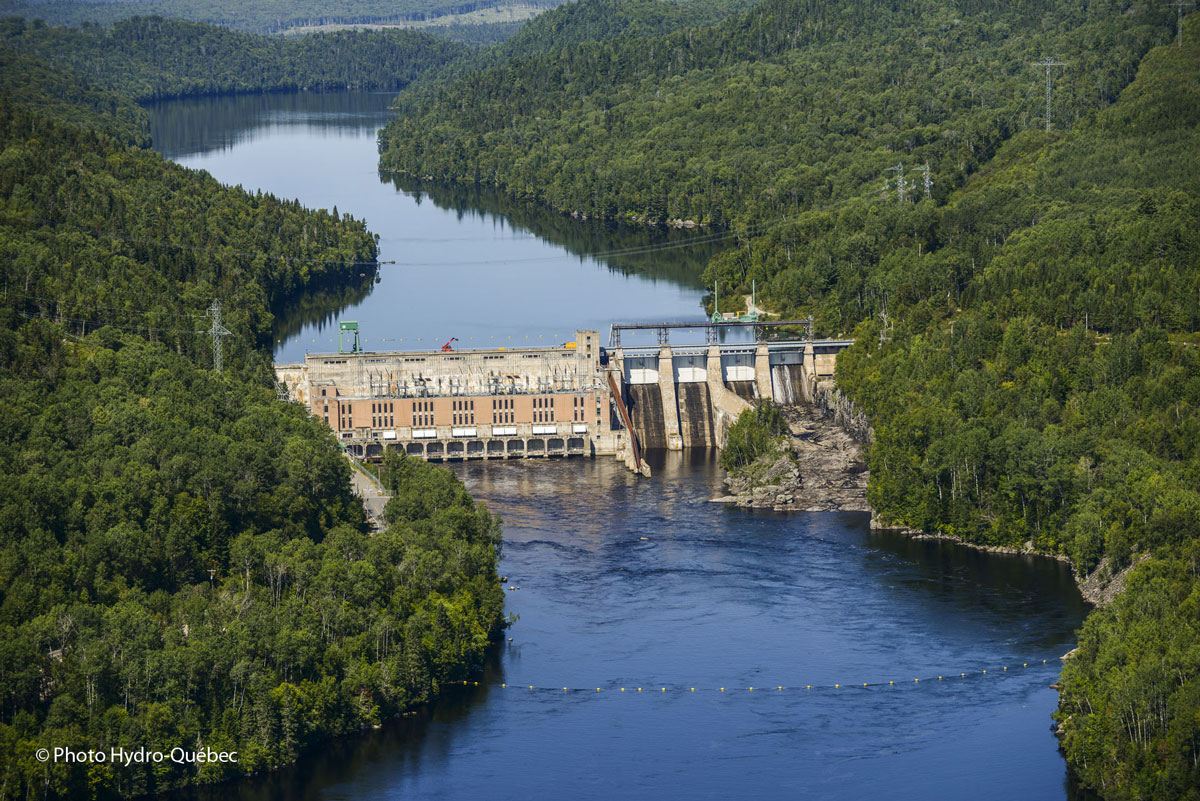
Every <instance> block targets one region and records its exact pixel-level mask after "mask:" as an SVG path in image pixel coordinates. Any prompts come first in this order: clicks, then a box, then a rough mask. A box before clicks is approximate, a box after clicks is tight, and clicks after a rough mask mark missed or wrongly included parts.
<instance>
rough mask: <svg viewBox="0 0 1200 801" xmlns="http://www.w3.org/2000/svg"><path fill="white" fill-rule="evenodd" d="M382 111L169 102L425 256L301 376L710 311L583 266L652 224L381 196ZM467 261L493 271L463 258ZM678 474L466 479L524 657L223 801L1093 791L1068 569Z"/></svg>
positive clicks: (309, 334) (217, 161)
mask: <svg viewBox="0 0 1200 801" xmlns="http://www.w3.org/2000/svg"><path fill="white" fill-rule="evenodd" d="M372 97H374V98H375V99H374V100H372V99H371V98H372ZM385 100H386V98H380V97H379V96H365V99H364V96H336V95H335V96H299V97H296V96H291V97H287V96H283V97H279V96H277V97H268V98H243V99H237V100H228V99H225V100H213V101H191V102H187V103H178V104H164V105H162V106H159V107H158V108H157V109H156V110H155V114H156V117H155V121H156V129H155V133H156V139H157V141H158V143H159V146H160V147H161V148H163V150H164V151H165V152H166V153H167V154H168V155H171V156H172V157H173V158H177V159H178V160H180V161H181V162H183V163H185V164H188V165H190V166H198V167H203V168H205V169H208V170H210V171H211V172H213V174H214V175H216V176H217V177H218V178H220V179H221V180H224V181H227V182H229V183H240V184H242V185H243V186H246V187H248V188H262V189H264V190H268V191H271V192H273V193H275V194H277V195H281V196H284V197H299V198H300V199H301V200H302V201H303V202H305V203H306V204H308V205H312V206H318V207H322V206H323V207H331V206H333V205H335V204H336V205H337V206H338V209H339V210H340V211H345V212H350V213H352V214H354V215H356V216H365V217H366V218H367V219H368V222H369V224H370V225H371V228H372V230H374V231H376V232H378V233H379V234H380V235H381V258H383V259H390V258H395V259H397V261H401V260H404V261H406V265H407V266H405V267H404V268H399V267H397V268H387V267H385V268H384V270H383V273H382V281H381V282H380V283H379V284H378V285H376V286H375V287H374V289H373V291H371V292H370V294H366V295H364V294H363V293H358V294H357V295H354V294H353V293H351V294H349V295H347V296H345V297H341V298H338V299H336V300H334V301H330V302H328V303H324V305H323V303H322V302H316V301H314V302H312V303H309V304H307V305H306V306H305V308H303V309H300V310H298V311H297V315H298V318H297V319H298V321H297V320H293V321H291V322H290V323H289V324H290V325H291V326H292V327H293V330H292V331H291V332H290V333H289V332H288V329H287V327H286V326H284V327H282V328H281V334H282V335H281V337H280V338H281V339H286V341H285V342H283V343H281V350H280V353H279V358H281V359H293V358H298V357H299V356H301V355H302V354H303V352H304V350H305V349H306V348H307V349H312V350H325V349H327V348H328V342H327V340H328V339H329V335H328V331H329V329H328V325H329V321H330V320H331V319H335V317H337V316H340V317H342V318H345V317H346V316H349V315H353V316H352V317H351V319H358V320H360V321H362V322H364V326H365V328H366V330H367V337H368V339H371V338H373V337H379V339H380V340H382V339H383V338H384V337H385V336H386V337H388V338H389V340H390V339H391V338H395V339H396V340H399V339H400V338H404V340H405V344H406V345H407V344H410V343H411V344H413V345H416V344H417V343H416V342H415V341H414V340H415V339H417V338H420V339H422V340H423V341H422V343H421V345H422V346H427V345H428V344H429V343H430V342H432V341H434V340H437V339H439V338H441V337H443V336H445V337H448V336H458V337H459V338H460V339H465V337H464V336H463V334H464V333H466V336H467V337H470V336H475V337H476V338H477V339H476V342H477V343H480V342H483V340H484V337H487V338H488V340H487V341H490V337H492V336H497V337H504V338H505V340H506V339H507V337H508V336H513V337H514V338H520V341H524V339H523V338H524V337H525V336H532V337H535V338H536V337H537V335H538V329H544V331H543V336H545V337H549V336H550V335H551V334H557V335H564V334H565V333H567V332H569V331H571V330H574V328H575V327H578V326H591V327H596V328H603V327H605V326H606V325H607V323H608V322H609V321H611V320H612V319H617V318H624V319H665V318H672V317H674V318H687V317H689V316H691V317H694V316H695V315H697V314H698V313H699V310H698V308H697V304H698V302H699V298H700V293H701V291H702V290H701V289H700V288H699V287H698V286H696V284H695V282H694V279H693V280H691V282H689V280H688V279H687V273H688V271H689V269H691V268H692V267H694V265H692V264H689V262H688V259H693V260H695V259H700V260H701V261H702V256H700V255H696V254H691V255H687V254H682V253H681V254H679V255H677V256H676V257H672V259H671V260H664V259H663V258H661V257H659V258H656V259H655V260H654V261H653V262H652V263H650V262H647V261H641V262H639V261H637V260H633V261H628V260H627V261H620V260H614V259H606V258H603V257H602V258H600V259H596V258H592V257H590V256H588V255H587V254H589V253H596V252H606V251H609V250H613V249H616V248H617V247H620V246H621V243H622V242H623V241H630V242H638V241H642V242H646V241H648V239H647V237H648V235H647V233H646V232H644V231H641V232H638V231H633V232H630V231H620V230H617V229H612V228H605V227H601V226H591V227H589V226H583V225H580V224H578V223H574V222H572V221H569V220H564V219H563V218H561V217H555V216H553V215H550V216H547V215H538V214H537V213H536V212H534V211H531V210H529V209H514V208H511V207H508V206H506V205H505V204H504V203H503V201H502V200H501V199H498V198H495V197H488V196H486V195H481V194H476V195H470V194H466V193H464V192H462V191H461V190H452V189H445V188H443V189H433V190H431V189H429V188H418V187H412V186H407V187H406V186H397V185H395V184H394V183H391V182H386V181H381V179H380V176H379V175H378V174H377V173H376V172H375V167H374V165H375V162H374V158H375V145H374V130H375V127H376V126H377V125H378V124H379V121H380V120H381V119H382V118H383V112H382V109H383V107H384V105H385ZM372 103H373V104H374V105H371V104H372ZM364 105H365V106H366V109H365V110H364ZM626 236H627V237H629V239H627V240H626V239H623V237H626ZM658 236H660V237H661V236H662V235H658ZM660 241H661V240H660ZM472 254H473V256H474V258H477V259H478V260H479V262H484V261H488V262H496V263H495V264H487V265H482V264H479V263H475V264H464V265H461V266H458V267H448V266H446V265H445V262H453V261H460V260H461V261H467V260H469V259H470V258H472ZM543 258H544V261H542V260H541V259H543ZM506 259H507V260H508V261H505V260H506ZM501 262H503V263H501ZM426 263H427V264H426ZM435 263H436V265H437V266H433V265H434V264H435ZM337 304H350V305H351V308H349V309H346V310H343V311H341V312H338V311H336V309H331V308H330V305H335V306H336V305H337ZM542 323H545V325H542ZM554 326H557V327H558V328H559V329H560V330H559V331H552V330H550V329H551V328H553V327H554ZM431 329H436V330H431ZM471 332H473V333H471ZM314 339H316V340H318V342H315V343H314V342H313V341H312V340H314ZM467 341H468V342H470V340H469V339H468V340H467ZM372 344H375V343H373V342H369V343H368V346H370V345H372ZM380 344H381V345H382V344H383V343H382V342H381V343H380ZM390 344H391V342H390V341H389V343H387V345H390ZM483 344H486V342H483ZM657 459H658V463H657V464H656V465H655V471H654V478H653V479H650V480H644V479H635V478H634V477H633V476H632V475H631V474H630V473H628V472H627V471H626V470H625V469H624V468H623V467H620V466H619V465H617V464H616V463H615V462H613V461H611V460H598V461H585V460H569V461H529V462H509V463H500V464H498V463H490V464H475V463H472V464H466V465H456V466H454V468H453V469H455V470H456V472H457V473H458V474H459V475H460V476H461V477H462V478H463V479H464V481H466V483H467V485H468V487H469V488H470V490H471V491H472V492H473V493H474V494H475V495H476V496H477V497H479V498H481V499H482V500H484V501H485V502H486V503H487V504H488V505H489V506H490V507H491V508H492V510H493V511H495V512H496V513H498V514H500V515H501V516H502V517H503V520H504V535H505V542H504V555H503V561H502V567H501V572H502V574H506V575H507V576H508V582H507V584H511V585H512V586H514V587H517V586H519V587H520V589H519V590H514V591H512V592H509V593H507V596H508V610H509V611H510V612H514V613H516V614H518V615H519V616H520V619H519V620H518V621H517V622H516V624H515V625H514V626H513V628H512V629H511V631H510V634H511V636H512V638H513V639H512V642H511V643H506V644H504V645H503V646H501V647H499V648H498V649H497V650H496V652H495V653H494V654H493V656H492V659H491V661H490V663H489V665H488V666H487V668H486V670H485V671H484V673H483V674H482V675H481V676H480V677H479V678H480V686H479V687H478V688H475V687H472V688H469V689H463V690H458V691H454V692H452V693H450V695H449V697H448V698H447V699H445V700H444V701H442V702H439V703H438V704H436V705H435V706H433V707H431V708H429V709H425V710H422V711H421V712H420V713H419V714H418V715H416V716H415V717H411V718H406V719H403V720H400V721H395V722H392V723H390V724H388V725H387V726H385V727H384V728H383V729H381V730H379V731H375V732H370V733H367V734H364V735H361V736H357V737H350V738H345V739H343V740H341V741H339V742H336V743H333V744H331V745H329V746H326V747H323V748H321V749H319V750H317V751H315V752H313V753H311V754H308V755H306V757H305V758H304V759H303V760H302V761H301V763H300V764H299V765H297V766H296V767H293V768H290V769H287V770H284V771H280V772H278V773H275V774H272V775H270V776H268V777H264V778H260V779H255V780H252V781H246V782H242V783H239V784H236V785H233V786H231V787H222V788H218V789H216V790H210V791H208V792H207V794H203V795H204V797H206V798H228V797H234V798H240V799H243V800H244V801H258V800H259V799H264V800H265V799H274V798H285V799H295V800H296V801H299V800H300V799H358V798H384V799H413V798H418V799H424V798H434V799H439V798H444V799H472V800H474V799H479V798H503V799H509V798H511V799H518V798H535V799H540V798H550V799H555V798H582V799H609V798H633V799H659V798H688V799H693V798H695V799H725V798H764V799H794V798H814V799H860V798H886V799H962V798H971V799H1056V800H1057V799H1068V798H1073V797H1075V794H1074V792H1073V790H1072V789H1071V788H1070V787H1069V786H1068V780H1067V776H1066V768H1065V764H1064V762H1063V760H1062V758H1061V756H1060V755H1059V753H1058V751H1057V748H1056V743H1055V740H1054V737H1053V735H1052V733H1051V721H1050V717H1049V715H1050V713H1051V712H1052V711H1053V709H1054V706H1055V703H1056V699H1057V696H1056V693H1055V692H1054V690H1052V689H1051V688H1050V687H1049V685H1050V684H1051V683H1052V682H1053V681H1054V680H1055V677H1056V675H1057V668H1056V666H1055V664H1054V663H1055V661H1056V657H1057V656H1059V655H1060V654H1062V653H1064V652H1065V651H1067V650H1068V649H1069V648H1071V647H1072V645H1073V643H1074V633H1073V632H1074V629H1075V628H1076V627H1077V626H1078V625H1079V623H1080V621H1081V620H1082V618H1083V616H1084V614H1085V612H1086V609H1085V607H1084V605H1083V602H1082V601H1081V599H1080V596H1079V593H1078V591H1077V590H1076V588H1075V586H1074V583H1073V581H1072V579H1071V575H1070V572H1069V570H1067V569H1066V568H1065V567H1064V566H1063V565H1060V564H1059V563H1056V562H1052V561H1049V560H1040V559H1031V558H1024V557H1006V556H996V555H988V554H981V553H977V552H973V551H968V550H966V549H962V548H956V547H952V546H949V545H946V544H942V543H934V542H914V541H911V540H908V539H906V538H903V537H899V536H896V535H890V534H882V533H878V532H872V531H870V530H869V529H868V527H867V517H866V515H861V514H840V515H839V514H798V515H791V516H783V515H776V514H773V513H763V512H750V511H743V510H736V509H729V508H725V507H721V506H717V505H714V504H710V503H707V499H708V498H709V497H711V496H712V495H714V494H716V493H717V491H718V489H719V487H718V485H719V480H720V476H719V471H718V470H717V468H716V466H715V464H714V463H713V459H712V457H711V456H709V455H706V454H689V455H686V456H685V455H680V454H665V455H664V454H658V455H657ZM1042 659H1049V660H1050V662H1051V664H1050V665H1049V666H1045V667H1043V666H1042V665H1041V660H1042ZM1024 662H1030V663H1032V664H1031V666H1030V667H1029V668H1022V667H1020V665H1021V664H1022V663H1024ZM1006 665H1007V666H1008V667H1009V670H1008V671H1007V672H1005V671H1003V670H1002V668H1003V666H1006ZM984 669H987V670H988V673H987V674H986V675H984V674H983V673H982V671H983V670H984ZM963 672H966V673H968V678H965V679H964V678H961V677H959V674H960V673H963ZM939 675H942V676H945V677H946V679H945V680H943V681H938V680H937V676H939ZM914 678H920V679H921V681H920V682H919V683H914V682H913V679H914ZM889 681H895V682H896V683H895V685H888V684H887V682H889ZM863 682H868V683H870V684H871V686H870V687H867V688H863V687H862V686H861V685H862V684H863ZM502 683H503V684H507V685H508V687H507V688H502V687H501V686H500V685H501V684H502ZM531 684H532V685H535V687H537V688H539V689H535V690H533V691H530V690H529V689H528V686H529V685H531ZM834 684H841V685H842V687H841V689H837V690H835V689H833V687H832V685H834ZM780 685H782V686H783V687H784V688H785V689H784V690H783V691H779V690H777V689H772V688H776V687H778V686H780ZM806 685H812V686H813V688H814V689H813V690H806V689H804V687H805V686H806ZM751 686H753V687H754V688H755V690H754V691H753V692H750V691H748V690H747V689H746V688H748V687H751ZM562 687H568V688H570V689H569V690H568V691H567V692H564V691H563V690H562ZM597 687H600V688H602V689H601V691H600V692H596V688H597ZM621 687H625V688H626V692H624V693H622V692H621V690H620V688H621ZM637 687H642V688H643V691H642V692H641V693H638V692H636V688H637ZM663 687H665V688H666V689H667V691H666V692H662V691H661V688H663ZM692 687H695V688H696V689H695V692H692V691H691V688H692ZM721 687H724V688H725V692H724V693H722V692H721V691H720V689H719V688H721Z"/></svg>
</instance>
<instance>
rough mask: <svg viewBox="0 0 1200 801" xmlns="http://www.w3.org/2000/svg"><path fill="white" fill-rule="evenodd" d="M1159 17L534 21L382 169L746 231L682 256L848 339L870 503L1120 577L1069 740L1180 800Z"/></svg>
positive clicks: (1187, 641) (1196, 143)
mask: <svg viewBox="0 0 1200 801" xmlns="http://www.w3.org/2000/svg"><path fill="white" fill-rule="evenodd" d="M1174 22H1175V19H1174V14H1173V13H1171V11H1170V10H1168V9H1166V8H1159V7H1157V6H1154V5H1152V4H1149V3H1141V2H1117V1H1115V0H1114V1H1113V2H1097V3H1089V4H1086V5H1078V4H1069V3H1065V2H1057V1H1055V0H1042V1H1041V2H1035V3H1034V4H1032V6H1031V5H1030V4H1025V3H1023V4H1020V5H1019V6H1018V5H1015V4H1003V3H994V2H980V1H978V0H963V1H962V2H951V1H948V0H929V1H928V2H921V3H912V4H893V3H884V2H871V1H869V0H841V1H836V0H834V1H828V0H821V1H818V0H811V1H809V0H768V2H766V3H764V4H762V5H760V6H757V7H756V8H754V9H752V10H750V11H748V12H746V13H744V14H742V15H740V16H736V17H733V18H731V19H729V20H727V21H725V22H722V23H718V24H716V25H714V26H710V27H707V28H698V29H697V28H686V29H681V30H675V31H671V32H668V33H665V34H662V35H657V36H655V35H649V36H644V35H643V36H633V35H626V34H623V33H618V34H617V35H616V36H611V37H597V38H596V39H595V40H588V39H587V38H586V37H580V38H579V39H578V40H577V41H576V42H574V43H571V42H567V43H565V44H563V45H561V46H555V47H543V48H538V47H535V46H529V45H524V46H522V47H520V48H517V47H516V43H519V42H520V41H521V38H522V37H526V36H530V35H532V34H533V32H535V31H536V29H534V28H533V27H532V23H531V25H530V26H527V27H526V29H525V31H524V32H523V33H522V34H520V35H518V36H517V37H514V38H513V39H512V40H510V43H509V44H508V45H506V47H512V48H513V52H512V54H511V56H510V57H509V58H508V59H507V60H505V61H503V62H502V63H491V62H477V64H476V66H475V71H473V72H472V71H467V72H466V73H462V74H457V75H454V76H453V77H452V78H449V79H446V80H443V81H441V82H427V83H423V84H422V85H419V86H415V87H413V89H411V90H410V91H409V92H406V93H405V94H404V95H402V96H401V97H400V98H399V101H398V104H397V110H398V117H397V119H396V120H395V121H394V122H393V123H392V124H391V125H390V126H389V127H388V129H387V130H386V131H385V134H384V142H385V145H386V149H385V151H384V152H383V154H382V162H381V163H382V165H383V166H384V167H385V168H388V169H392V170H395V171H397V172H398V173H400V174H405V175H410V176H418V177H420V176H432V177H434V178H436V179H444V180H449V181H453V182H458V183H462V184H465V185H469V186H474V185H479V186H494V187H497V188H498V189H500V190H501V191H504V192H506V193H508V194H510V195H512V196H515V197H519V198H524V199H529V200H534V201H538V202H541V203H543V204H545V205H547V206H549V207H551V208H555V209H558V210H559V211H561V212H572V213H579V214H583V215H587V216H598V217H609V218H622V219H632V220H641V221H646V222H650V223H661V222H664V221H668V220H672V219H693V220H696V221H698V222H701V223H705V224H709V225H713V226H715V227H719V228H725V229H729V230H730V232H731V233H735V234H738V239H737V246H736V247H734V248H731V249H729V250H726V251H724V252H722V253H720V254H718V255H716V256H715V257H714V258H713V259H712V260H711V261H710V263H709V265H708V268H707V270H706V272H705V279H706V281H708V282H709V283H711V282H713V281H716V280H719V281H720V282H721V286H722V290H723V291H724V290H725V289H726V287H728V288H729V291H731V292H748V291H749V290H750V283H751V281H755V282H757V286H758V289H759V292H760V298H765V299H766V300H767V302H768V303H769V305H770V306H771V307H773V308H774V309H775V310H777V311H779V312H781V313H783V314H786V315H788V316H797V315H801V316H806V315H808V314H812V315H814V316H815V317H816V319H817V327H818V331H819V332H821V333H823V334H830V335H833V334H839V333H847V334H849V333H852V334H853V335H854V336H855V338H856V339H857V344H856V345H855V347H854V348H852V349H850V350H849V351H847V352H845V353H844V354H843V356H842V357H841V359H840V360H839V364H838V381H839V384H840V385H841V387H842V389H843V390H844V391H845V392H846V393H847V395H849V397H850V398H852V399H853V400H854V402H855V403H856V404H857V405H858V406H859V407H860V408H861V409H862V410H863V411H865V412H866V413H867V414H868V415H869V416H870V418H871V420H872V423H873V426H874V430H875V441H874V443H873V444H872V446H871V448H870V467H871V486H870V490H869V499H870V500H871V503H872V505H873V507H874V508H875V509H876V510H877V512H878V514H879V515H880V517H881V518H882V519H883V521H885V522H887V523H890V524H894V525H903V526H910V527H914V528H919V529H924V530H926V531H931V532H939V533H942V534H946V535H951V536H956V537H959V538H961V539H963V540H965V541H968V542H972V543H976V544H981V545H1008V546H1017V547H1025V548H1029V549H1034V550H1039V551H1043V552H1051V553H1059V554H1064V555H1066V556H1068V557H1070V559H1071V560H1072V562H1073V564H1074V565H1075V567H1076V570H1077V571H1078V573H1079V575H1080V576H1081V577H1082V576H1084V575H1089V574H1093V575H1094V577H1095V578H1099V579H1101V580H1107V579H1108V578H1109V577H1111V576H1114V575H1115V574H1117V573H1118V572H1121V571H1124V570H1128V574H1127V575H1126V576H1125V580H1126V581H1127V585H1126V586H1127V590H1126V592H1125V593H1124V594H1123V595H1121V596H1120V597H1119V598H1118V599H1117V600H1116V601H1115V602H1114V603H1112V604H1111V605H1110V606H1107V607H1104V608H1101V609H1099V610H1097V611H1096V612H1095V613H1093V614H1092V615H1091V616H1090V617H1089V618H1088V620H1087V622H1086V624H1085V626H1084V628H1083V630H1082V632H1081V634H1080V648H1079V650H1078V652H1077V653H1076V654H1075V655H1074V656H1073V657H1072V658H1071V659H1069V660H1068V661H1067V662H1066V665H1065V667H1064V670H1063V674H1062V692H1061V706H1060V711H1059V713H1058V719H1059V724H1060V731H1061V733H1062V735H1063V739H1062V745H1063V748H1064V751H1065V753H1066V756H1067V759H1068V763H1069V764H1070V766H1071V768H1072V769H1073V770H1074V771H1075V772H1076V774H1077V775H1078V776H1079V777H1080V778H1082V780H1083V781H1084V782H1086V783H1087V784H1089V785H1090V786H1092V787H1094V788H1096V789H1098V790H1099V791H1100V792H1101V794H1102V795H1103V796H1104V797H1105V798H1115V799H1125V798H1144V799H1158V798H1200V758H1198V757H1197V754H1200V649H1198V648H1197V646H1196V643H1197V642H1200V624H1198V623H1197V617H1196V609H1197V604H1198V603H1200V600H1198V599H1200V492H1198V491H1197V489H1196V488H1197V487H1200V378H1198V376H1200V353H1198V352H1197V347H1198V346H1200V335H1198V334H1197V328H1198V325H1200V159H1198V158H1197V156H1198V155H1200V133H1198V131H1200V127H1198V126H1200V66H1198V65H1200V19H1197V18H1196V15H1193V17H1189V18H1187V19H1186V20H1185V23H1186V24H1185V29H1184V35H1183V37H1182V40H1181V45H1177V43H1176V39H1175V27H1174ZM1046 57H1051V58H1052V59H1053V60H1056V61H1058V62H1061V63H1062V66H1059V67H1055V68H1054V72H1052V74H1051V80H1052V87H1053V95H1052V100H1051V102H1052V105H1051V119H1049V120H1048V119H1046V112H1045V111H1044V108H1045V107H1044V102H1045V100H1044V94H1043V92H1044V81H1045V72H1044V71H1043V68H1042V67H1040V66H1038V65H1036V64H1035V62H1039V61H1041V60H1042V59H1044V58H1046ZM926 164H928V165H929V172H928V176H929V183H928V184H926V183H925V181H924V178H925V174H926V173H925V165H926ZM901 176H902V177H901Z"/></svg>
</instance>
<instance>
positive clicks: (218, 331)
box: [196, 300, 233, 373]
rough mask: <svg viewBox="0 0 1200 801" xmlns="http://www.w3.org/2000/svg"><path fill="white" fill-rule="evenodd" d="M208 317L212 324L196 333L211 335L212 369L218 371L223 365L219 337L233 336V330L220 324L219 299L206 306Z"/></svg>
mask: <svg viewBox="0 0 1200 801" xmlns="http://www.w3.org/2000/svg"><path fill="white" fill-rule="evenodd" d="M207 311H208V319H209V320H211V321H212V325H211V326H209V328H208V329H207V330H204V329H202V330H200V331H197V332H196V333H197V334H208V335H209V336H211V337H212V349H213V369H214V370H216V371H217V372H218V373H219V372H221V368H222V367H223V366H224V362H223V359H222V348H221V337H228V336H233V332H232V331H230V330H229V329H228V328H226V327H225V326H223V325H221V301H219V300H214V301H213V302H212V305H211V306H209V307H208V309H207Z"/></svg>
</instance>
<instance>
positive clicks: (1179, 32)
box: [1171, 0, 1196, 47]
mask: <svg viewBox="0 0 1200 801" xmlns="http://www.w3.org/2000/svg"><path fill="white" fill-rule="evenodd" d="M1171 5H1173V6H1175V11H1176V12H1178V19H1177V21H1176V23H1175V36H1176V40H1175V46H1176V47H1183V9H1184V8H1185V7H1186V8H1191V7H1192V6H1194V5H1196V3H1195V2H1194V0H1189V2H1187V3H1184V2H1183V0H1176V2H1174V3H1171Z"/></svg>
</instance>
